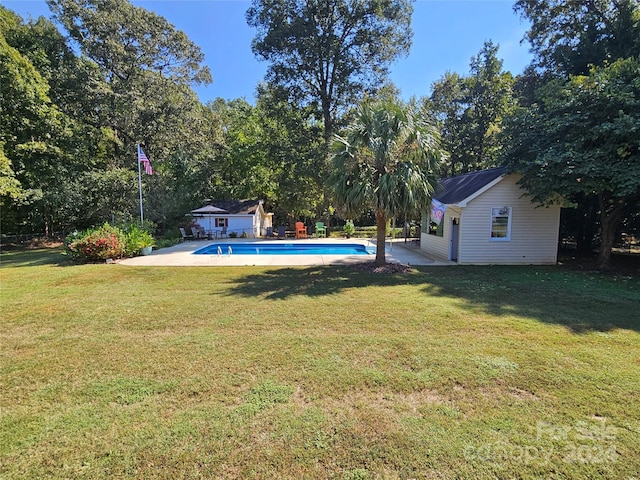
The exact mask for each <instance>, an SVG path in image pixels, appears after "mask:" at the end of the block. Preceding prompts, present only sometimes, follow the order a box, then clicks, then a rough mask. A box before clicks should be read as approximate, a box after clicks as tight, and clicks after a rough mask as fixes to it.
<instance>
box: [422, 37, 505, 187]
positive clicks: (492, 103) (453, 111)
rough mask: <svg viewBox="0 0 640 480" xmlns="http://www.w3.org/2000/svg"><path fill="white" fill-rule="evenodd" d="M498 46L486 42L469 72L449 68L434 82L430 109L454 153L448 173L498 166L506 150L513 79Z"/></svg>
mask: <svg viewBox="0 0 640 480" xmlns="http://www.w3.org/2000/svg"><path fill="white" fill-rule="evenodd" d="M497 54H498V46H497V45H495V44H493V43H492V42H490V41H489V42H485V44H484V46H483V47H482V49H481V50H480V52H479V53H478V55H477V56H474V57H472V59H471V63H470V72H469V75H468V76H464V77H462V76H459V75H458V74H455V73H447V74H445V76H444V77H443V78H442V79H441V80H439V81H438V82H436V83H435V84H434V85H433V93H432V94H431V99H430V100H431V102H430V103H431V108H432V109H433V110H434V112H435V113H436V116H437V118H438V119H439V121H440V124H441V127H442V139H443V147H444V148H445V149H446V150H447V151H448V152H449V155H450V156H449V165H448V168H447V173H448V174H449V175H455V174H458V173H465V172H469V171H474V170H480V169H482V168H488V167H492V166H495V165H496V163H497V162H498V157H499V155H500V153H501V151H502V148H503V145H502V139H501V135H500V133H501V131H502V120H503V118H504V117H505V116H506V115H508V114H509V112H510V111H512V110H513V107H514V104H515V102H514V98H513V85H514V80H513V77H512V75H511V74H510V73H509V72H505V71H503V70H502V60H500V59H499V58H498V55H497Z"/></svg>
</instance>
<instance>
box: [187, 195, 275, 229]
mask: <svg viewBox="0 0 640 480" xmlns="http://www.w3.org/2000/svg"><path fill="white" fill-rule="evenodd" d="M262 205H263V201H262V200H214V201H212V202H210V203H209V204H208V205H205V206H204V207H201V208H197V209H195V210H192V211H191V215H192V216H193V219H194V221H195V222H196V223H197V224H198V225H200V226H201V227H202V228H203V229H204V230H205V232H206V233H207V234H209V236H213V237H221V236H225V235H227V236H228V235H230V234H232V233H233V234H235V235H237V236H238V237H241V236H243V234H246V235H247V236H249V237H260V236H265V235H266V234H267V233H268V231H270V229H272V228H273V226H272V218H273V213H265V211H264V208H263V206H262Z"/></svg>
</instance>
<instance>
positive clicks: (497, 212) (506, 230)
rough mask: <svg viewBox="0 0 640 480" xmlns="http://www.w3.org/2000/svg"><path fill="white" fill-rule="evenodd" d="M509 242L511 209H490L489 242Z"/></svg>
mask: <svg viewBox="0 0 640 480" xmlns="http://www.w3.org/2000/svg"><path fill="white" fill-rule="evenodd" d="M509 240H511V207H494V208H492V209H491V241H492V242H508V241H509Z"/></svg>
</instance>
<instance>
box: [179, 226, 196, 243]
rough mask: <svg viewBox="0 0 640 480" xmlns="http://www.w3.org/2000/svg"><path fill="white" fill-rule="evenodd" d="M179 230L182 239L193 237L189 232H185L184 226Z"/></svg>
mask: <svg viewBox="0 0 640 480" xmlns="http://www.w3.org/2000/svg"><path fill="white" fill-rule="evenodd" d="M179 230H180V235H182V241H185V240H192V239H193V235H188V234H187V232H185V230H184V228H182V227H180V228H179Z"/></svg>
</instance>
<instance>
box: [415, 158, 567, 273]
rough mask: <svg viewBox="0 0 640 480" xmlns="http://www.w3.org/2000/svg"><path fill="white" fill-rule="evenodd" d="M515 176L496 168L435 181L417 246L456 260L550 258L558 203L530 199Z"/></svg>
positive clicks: (495, 261)
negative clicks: (543, 202) (543, 204)
mask: <svg viewBox="0 0 640 480" xmlns="http://www.w3.org/2000/svg"><path fill="white" fill-rule="evenodd" d="M520 178H521V177H520V175H519V174H517V173H509V172H508V171H507V169H506V168H505V167H497V168H491V169H487V170H481V171H477V172H471V173H465V174H463V175H457V176H454V177H450V178H445V179H442V180H440V182H439V186H440V189H439V191H437V192H436V194H435V195H434V197H435V198H434V202H433V205H432V208H431V211H430V212H426V213H425V215H423V219H422V231H421V236H420V248H421V249H422V250H423V251H424V252H425V254H426V255H429V256H432V257H435V258H442V259H447V260H450V261H454V262H457V263H458V264H471V265H487V264H500V265H534V264H535V265H542V264H554V263H556V262H557V259H558V235H559V231H560V206H559V205H552V206H540V205H537V204H535V203H533V202H532V201H531V199H530V197H529V196H527V195H526V192H525V191H524V190H523V189H522V188H520V186H519V185H518V184H517V182H518V180H519V179H520Z"/></svg>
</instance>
